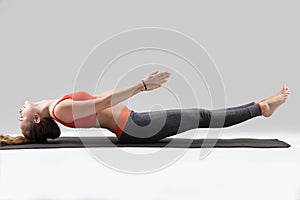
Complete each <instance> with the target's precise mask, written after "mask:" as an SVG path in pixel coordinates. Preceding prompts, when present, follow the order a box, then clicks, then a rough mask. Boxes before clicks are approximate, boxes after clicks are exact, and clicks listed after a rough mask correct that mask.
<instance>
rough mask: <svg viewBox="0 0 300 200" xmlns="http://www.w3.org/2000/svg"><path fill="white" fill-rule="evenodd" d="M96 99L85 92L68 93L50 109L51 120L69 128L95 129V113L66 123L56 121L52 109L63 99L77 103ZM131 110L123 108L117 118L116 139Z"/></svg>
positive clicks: (119, 135)
mask: <svg viewBox="0 0 300 200" xmlns="http://www.w3.org/2000/svg"><path fill="white" fill-rule="evenodd" d="M96 98H97V97H95V96H92V95H90V94H89V93H87V92H83V91H79V92H74V93H70V94H67V95H65V96H63V97H62V98H61V99H60V100H59V101H58V102H57V103H56V104H55V105H54V106H53V109H52V116H53V119H55V120H56V121H58V122H59V123H61V124H63V125H65V126H68V127H71V128H76V127H79V128H91V127H95V126H96V120H97V112H96V113H95V114H93V115H90V116H87V117H83V118H80V119H76V120H75V121H73V122H71V123H66V122H64V121H62V120H60V119H58V118H57V117H56V115H55V114H54V109H55V107H56V106H57V104H59V103H60V102H62V101H63V100H65V99H73V100H78V101H82V100H91V99H96ZM130 112H131V110H130V109H128V107H127V106H124V107H123V109H122V111H121V113H120V115H119V117H118V120H117V124H116V126H115V128H114V133H115V134H116V135H117V137H118V138H120V137H121V134H122V132H123V130H124V128H125V126H126V123H127V121H128V117H129V115H130Z"/></svg>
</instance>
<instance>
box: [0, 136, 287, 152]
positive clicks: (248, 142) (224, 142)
mask: <svg viewBox="0 0 300 200" xmlns="http://www.w3.org/2000/svg"><path fill="white" fill-rule="evenodd" d="M85 147H100V148H101V147H165V148H210V147H214V148H220V147H221V148H236V147H246V148H288V147H290V145H289V144H288V143H286V142H283V141H280V140H278V139H252V138H237V139H185V138H164V139H162V140H160V141H158V142H155V143H120V142H118V139H117V138H116V137H60V138H57V139H55V140H49V141H48V143H47V144H21V145H6V146H0V149H1V150H6V149H44V148H85Z"/></svg>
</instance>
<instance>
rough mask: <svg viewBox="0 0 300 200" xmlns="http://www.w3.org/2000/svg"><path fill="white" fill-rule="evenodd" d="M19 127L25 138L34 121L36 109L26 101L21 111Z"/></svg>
mask: <svg viewBox="0 0 300 200" xmlns="http://www.w3.org/2000/svg"><path fill="white" fill-rule="evenodd" d="M19 114H20V118H19V126H20V129H21V130H22V133H23V135H24V136H27V134H29V132H28V127H29V125H30V124H31V122H33V120H34V109H33V107H32V103H31V102H29V101H25V103H24V105H23V106H22V107H21V108H20V109H19Z"/></svg>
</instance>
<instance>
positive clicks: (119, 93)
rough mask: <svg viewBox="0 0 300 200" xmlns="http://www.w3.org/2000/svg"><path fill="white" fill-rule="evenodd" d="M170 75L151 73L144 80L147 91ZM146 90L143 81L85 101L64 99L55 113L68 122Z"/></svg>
mask: <svg viewBox="0 0 300 200" xmlns="http://www.w3.org/2000/svg"><path fill="white" fill-rule="evenodd" d="M169 76H170V73H169V72H161V73H158V71H155V72H153V73H151V74H149V75H148V76H147V77H146V78H144V79H143V81H144V82H145V84H146V87H147V91H150V90H154V89H156V88H159V87H161V85H162V84H163V83H165V82H167V78H168V77H169ZM143 90H144V87H143V86H142V84H141V83H137V84H134V85H132V86H129V87H126V88H119V89H113V90H110V91H107V92H105V93H103V95H101V94H100V95H97V96H98V98H96V99H93V100H85V101H72V102H70V101H63V102H61V103H60V104H58V105H57V107H56V111H55V114H56V115H57V117H58V118H60V119H61V120H63V121H65V122H68V121H72V119H73V117H74V118H75V119H78V118H82V117H86V116H89V115H92V114H94V113H95V110H96V112H97V111H100V110H104V109H106V108H109V107H112V106H114V105H116V104H118V103H120V102H122V101H125V100H127V99H128V98H130V97H132V96H134V95H136V94H138V93H140V92H141V91H143Z"/></svg>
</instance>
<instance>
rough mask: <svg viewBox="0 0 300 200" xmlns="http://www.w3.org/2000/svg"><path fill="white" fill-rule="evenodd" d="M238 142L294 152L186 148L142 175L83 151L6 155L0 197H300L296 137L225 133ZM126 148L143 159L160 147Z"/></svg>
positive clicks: (0, 154)
mask: <svg viewBox="0 0 300 200" xmlns="http://www.w3.org/2000/svg"><path fill="white" fill-rule="evenodd" d="M72 135H76V134H74V133H72V132H64V133H63V134H62V136H72ZM108 135H109V134H108ZM110 136H112V135H110ZM188 136H189V133H187V134H186V133H183V134H182V135H181V137H188ZM237 137H254V138H278V139H281V140H284V141H286V142H288V143H289V144H291V145H292V147H290V148H285V149H253V148H251V149H249V148H232V149H228V148H216V149H213V151H212V152H211V153H210V154H209V155H208V156H207V157H205V158H204V159H199V155H200V149H188V150H187V151H186V152H185V154H184V155H183V156H182V157H180V158H179V159H178V160H177V161H176V162H174V163H172V164H170V165H168V166H165V167H164V168H162V169H161V170H157V171H154V172H152V173H143V174H130V173H124V172H121V171H118V170H115V169H112V168H111V167H108V166H107V165H105V164H103V163H101V162H99V160H97V159H96V158H95V157H94V156H92V155H91V152H90V151H89V150H87V149H84V148H76V149H71V148H69V149H68V148H65V149H31V150H3V151H0V163H1V165H0V178H1V179H0V199H1V200H2V199H3V200H4V199H5V200H6V199H22V200H24V199H30V200H31V199H36V200H38V199H43V200H50V199H53V200H54V199H55V200H58V199H62V200H66V199H72V200H73V199H78V200H79V199H80V200H81V199H82V200H83V199H85V200H94V199H95V200H96V199H105V200H106V199H122V200H123V199H130V200H134V199H138V200H140V199H143V200H148V199H149V200H150V199H151V200H153V199H162V200H165V199H172V200H176V199H189V200H194V199H195V200H196V199H197V200H198V199H205V200H212V199H216V200H217V199H218V200H219V199H230V200H241V199H243V200H248V199H249V200H254V199H255V200H260V199H261V200H266V199H272V200H277V199H278V200H300V181H299V180H300V170H299V169H300V156H299V155H300V135H299V133H296V132H290V133H280V132H278V133H274V132H272V133H258V132H255V133H241V134H239V133H231V132H226V134H224V132H223V133H222V138H237ZM199 138H201V136H199ZM109 149H111V148H106V150H109ZM121 150H122V151H127V152H131V153H133V152H135V153H141V154H145V155H146V154H147V153H150V152H153V151H158V150H159V149H157V148H156V149H150V148H121ZM168 151H170V153H171V152H174V151H176V149H168ZM106 152H108V151H106ZM108 154H109V152H108ZM112 156H113V155H112ZM158 161H159V158H158ZM120 162H121V161H120ZM119 164H120V163H119Z"/></svg>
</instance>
